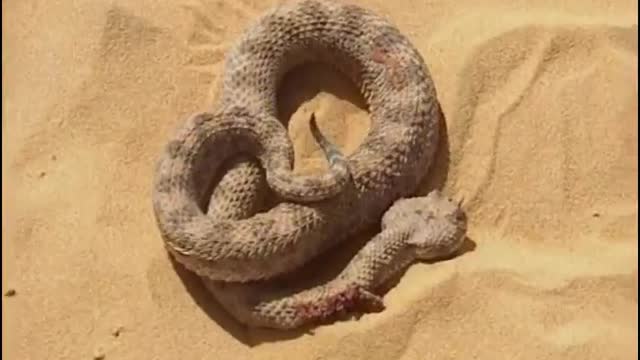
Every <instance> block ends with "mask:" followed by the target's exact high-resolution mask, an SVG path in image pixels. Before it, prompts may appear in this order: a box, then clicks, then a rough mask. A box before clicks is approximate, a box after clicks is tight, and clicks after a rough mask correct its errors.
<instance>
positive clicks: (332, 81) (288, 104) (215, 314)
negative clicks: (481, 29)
mask: <svg viewBox="0 0 640 360" xmlns="http://www.w3.org/2000/svg"><path fill="white" fill-rule="evenodd" d="M299 70H304V75H303V76H300V75H301V74H300V73H299ZM296 75H297V76H296ZM319 92H324V93H329V94H332V95H333V96H335V97H337V98H339V99H342V100H345V101H348V102H350V103H351V104H353V105H355V106H357V107H358V108H360V109H362V110H364V111H366V104H365V102H364V99H363V98H362V96H361V95H360V93H359V92H358V90H357V88H356V87H355V85H353V84H352V83H351V82H350V81H349V80H347V79H346V77H344V76H341V74H340V73H338V72H337V71H335V70H333V69H331V68H329V67H328V66H325V65H322V64H305V65H301V66H300V67H298V68H296V69H293V70H292V71H291V72H290V73H289V74H287V75H286V76H285V78H284V79H283V81H282V85H281V86H280V93H279V102H278V103H279V111H280V114H281V115H280V117H281V120H283V121H285V122H286V120H288V119H289V118H290V116H291V115H292V114H293V112H295V111H296V109H298V108H299V107H300V106H301V105H302V104H304V103H305V102H307V101H309V100H310V99H312V98H313V97H314V96H315V95H316V94H318V93H319ZM442 119H443V120H442V122H441V124H440V140H439V144H438V150H437V153H436V157H435V160H434V163H433V164H432V166H431V169H430V171H429V173H428V175H427V176H426V178H425V180H424V181H423V183H422V184H421V185H420V187H419V188H418V191H417V193H416V194H415V195H417V196H418V195H426V194H427V193H429V192H430V191H431V190H434V189H442V188H443V187H444V184H445V183H446V180H447V174H448V170H449V141H448V134H447V126H446V121H445V120H444V114H443V116H442ZM379 231H380V228H379V224H378V226H376V227H374V228H372V229H370V230H369V231H366V232H365V233H363V234H361V235H359V236H356V237H354V238H352V239H349V241H345V242H343V243H342V244H340V245H339V246H337V247H336V248H334V249H332V250H331V251H329V252H328V253H327V254H325V255H326V256H323V257H322V259H314V260H312V261H311V262H309V263H308V264H306V265H305V266H304V267H303V268H302V269H301V271H298V272H296V274H304V278H293V276H295V275H286V276H284V277H283V279H278V280H280V281H294V283H296V284H303V285H304V287H311V286H314V285H318V284H321V283H324V282H326V281H327V280H329V279H331V278H333V277H335V276H336V275H337V274H338V273H339V272H340V271H341V270H342V269H343V268H344V267H345V266H346V265H347V263H348V262H349V260H350V259H351V258H353V256H354V255H355V254H356V253H357V252H358V251H359V250H360V249H361V248H362V247H363V246H364V244H365V243H366V242H367V241H368V240H369V239H371V238H372V237H373V235H374V234H376V233H377V232H379ZM475 246H476V245H475V242H474V241H472V240H471V239H469V238H468V237H467V238H466V239H465V242H464V243H463V245H462V248H461V249H460V250H459V252H458V254H457V255H455V257H459V256H460V255H462V254H464V253H467V252H470V251H473V250H474V249H475ZM169 258H170V260H171V264H172V265H173V267H174V269H175V271H176V273H177V274H178V276H179V277H180V279H181V281H182V282H183V284H184V286H185V288H186V290H187V291H188V292H189V294H190V295H191V296H192V297H193V299H194V301H195V302H196V304H197V305H198V306H199V307H200V308H201V309H202V310H203V311H204V312H205V313H206V314H207V315H208V316H209V317H210V318H211V319H212V320H213V321H215V322H216V323H218V324H219V325H220V326H221V327H222V328H223V329H225V331H227V332H228V333H230V334H231V335H232V336H233V337H235V338H236V339H237V340H238V341H240V342H242V343H244V344H246V345H248V346H255V345H258V344H260V343H264V342H273V341H282V340H288V339H294V338H297V337H300V336H301V335H304V334H309V333H312V332H313V328H314V327H318V326H322V325H326V324H327V323H325V324H322V323H321V324H317V325H315V326H308V327H303V328H300V329H296V330H287V331H282V330H272V329H253V328H247V327H246V326H244V325H243V324H241V323H239V322H238V321H236V320H235V319H234V318H233V317H231V315H229V314H228V313H227V312H226V311H225V310H224V309H223V308H222V307H221V306H220V305H219V304H218V303H217V301H216V300H215V299H214V298H213V296H212V295H211V294H210V293H209V292H208V291H207V289H206V288H205V286H204V284H203V283H202V280H201V279H200V278H199V277H198V276H196V275H195V274H193V273H191V272H189V271H188V270H186V269H185V268H184V267H183V266H182V265H181V264H179V263H178V262H176V261H175V260H173V258H171V256H169ZM442 260H448V259H442ZM327 264H333V266H331V267H327V266H326V265H327ZM405 271H406V270H405ZM403 274H404V271H403V272H401V273H400V274H398V275H397V276H396V277H395V278H394V279H393V280H391V281H389V282H387V283H386V284H385V285H384V287H383V288H382V289H380V294H381V295H384V294H386V293H387V292H388V291H389V290H390V289H392V288H393V287H395V286H396V285H397V284H398V282H399V281H401V278H402V275H403ZM358 316H359V314H350V315H348V316H347V317H351V318H353V317H355V318H357V317H358ZM344 319H345V317H341V316H338V315H336V317H335V318H334V319H332V320H331V321H332V322H335V321H340V320H344Z"/></svg>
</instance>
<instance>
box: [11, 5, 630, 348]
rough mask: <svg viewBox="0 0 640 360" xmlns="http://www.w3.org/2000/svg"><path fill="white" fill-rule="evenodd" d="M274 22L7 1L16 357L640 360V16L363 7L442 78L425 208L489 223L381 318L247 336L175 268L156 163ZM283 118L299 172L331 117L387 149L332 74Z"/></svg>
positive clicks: (354, 135) (289, 102) (626, 8)
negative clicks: (459, 207)
mask: <svg viewBox="0 0 640 360" xmlns="http://www.w3.org/2000/svg"><path fill="white" fill-rule="evenodd" d="M274 3H275V1H257V0H236V1H233V2H232V1H222V0H217V1H205V0H203V1H194V2H188V1H163V2H157V1H151V0H144V1H52V2H48V1H31V0H28V1H7V2H3V5H2V6H3V29H2V30H3V32H2V40H3V45H2V46H3V54H4V55H3V58H2V69H3V74H4V76H3V87H2V90H3V93H2V101H3V114H2V115H3V116H2V119H3V122H2V130H3V131H2V132H3V137H2V146H3V147H2V150H3V151H2V158H3V162H2V163H3V167H2V170H3V177H2V192H3V195H4V198H3V202H2V208H3V212H2V213H3V216H2V237H3V241H2V250H3V252H2V253H3V257H2V263H3V265H2V291H3V293H5V292H7V291H9V290H10V289H13V290H14V291H15V294H14V295H13V296H3V299H2V305H3V310H2V315H3V322H2V329H3V332H2V333H3V335H2V340H3V345H4V346H3V348H2V354H3V356H7V357H6V358H7V359H16V360H17V359H21V360H26V359H91V358H101V357H104V359H136V360H138V359H237V360H241V359H332V360H333V359H335V360H338V359H381V360H387V359H404V360H410V359H488V360H489V359H491V360H493V359H532V360H533V359H535V360H542V359H581V360H605V359H615V360H621V359H635V358H637V356H638V343H637V340H636V338H637V336H638V323H637V316H638V303H637V302H638V296H637V283H638V268H637V265H636V264H637V261H638V244H637V242H636V237H637V233H638V222H637V211H638V210H637V208H638V193H637V190H636V189H637V186H638V177H637V171H638V168H637V165H636V164H637V161H638V146H637V141H638V122H637V116H638V103H637V101H636V97H637V92H638V84H637V76H638V73H637V64H638V63H637V62H638V32H637V24H638V19H637V15H636V14H637V10H638V9H637V3H636V2H635V1H631V0H628V1H627V0H623V1H617V2H611V1H602V0H566V1H545V0H529V1H510V0H487V1H470V0H463V1H443V0H436V1H413V0H395V1H383V0H367V1H365V0H362V1H358V2H357V3H359V4H360V5H364V6H367V7H370V8H372V9H374V10H375V11H377V12H379V13H381V14H384V15H386V16H388V17H389V18H391V19H392V20H393V21H394V22H395V23H396V24H397V25H398V27H399V28H400V29H401V30H402V31H403V32H404V33H406V34H407V35H408V36H409V37H410V39H411V40H412V41H413V42H414V44H415V45H416V47H417V48H418V49H419V50H420V51H421V53H422V54H423V56H424V58H425V60H426V63H427V64H428V66H429V67H430V71H431V73H432V75H433V77H434V80H435V83H436V86H437V89H438V94H439V98H440V101H441V105H442V108H443V112H444V114H445V116H446V137H443V140H442V146H441V148H440V150H439V153H438V159H437V163H436V165H435V166H434V168H433V171H432V173H431V175H430V176H429V178H428V181H426V182H425V184H424V186H423V187H422V190H421V192H423V193H426V192H427V191H429V189H432V188H434V187H440V188H442V189H443V190H444V191H445V192H446V193H448V194H450V195H452V196H454V197H464V198H465V199H466V200H465V202H466V205H465V208H466V210H467V212H468V215H469V218H470V221H471V223H470V228H469V241H470V244H472V245H470V246H468V248H467V251H466V252H464V253H463V254H462V255H460V256H458V257H456V258H453V259H451V260H447V261H442V262H438V263H434V264H416V265H413V266H412V267H411V268H410V269H409V270H408V271H407V273H406V274H405V275H404V276H403V277H402V278H401V279H400V281H399V282H398V284H397V285H395V286H394V287H393V288H391V289H390V291H389V292H388V293H387V294H386V295H385V298H384V299H385V303H386V305H387V309H386V310H385V311H384V312H382V313H378V314H368V315H365V316H363V317H362V318H360V319H359V320H345V321H338V322H335V323H331V324H327V325H323V326H320V327H317V328H315V329H314V330H313V331H312V332H295V331H292V332H284V333H283V332H275V331H270V330H263V329H259V330H248V329H245V328H243V327H242V326H240V325H238V323H236V322H234V320H233V319H232V318H231V317H229V316H228V315H227V314H226V313H224V312H223V311H222V310H221V309H220V307H219V306H218V305H217V304H216V303H215V302H214V301H213V300H211V298H210V297H209V296H208V294H207V293H206V291H205V290H204V287H203V286H202V285H201V283H200V282H199V281H198V279H197V278H196V277H195V276H193V275H191V274H190V273H187V272H185V271H184V270H181V269H180V268H179V267H174V265H172V263H171V261H170V260H169V258H168V256H167V254H166V251H165V249H164V248H163V244H162V241H161V239H160V237H159V232H158V230H157V228H156V224H155V220H154V218H153V213H152V209H151V199H150V189H151V179H152V170H153V165H154V161H155V159H156V158H157V156H158V154H159V153H160V151H161V148H162V146H164V144H165V141H166V140H167V139H168V137H169V135H170V134H171V132H172V131H174V130H175V129H176V127H177V126H179V125H180V124H181V122H182V121H184V118H185V116H186V115H188V114H190V113H192V112H195V111H199V110H204V109H206V108H207V107H209V106H211V104H213V103H214V101H215V99H216V98H217V96H218V92H217V90H216V89H217V84H218V83H217V82H218V79H219V76H220V74H221V71H222V62H221V61H222V59H223V57H224V54H225V50H226V49H227V47H228V46H229V44H230V42H231V41H233V40H234V39H235V38H236V36H237V35H238V34H239V32H240V31H242V30H243V29H244V28H245V26H247V25H248V24H249V22H250V21H251V20H253V19H254V18H255V17H256V16H258V15H259V14H260V13H261V12H262V11H264V10H265V9H266V8H268V7H269V6H271V5H272V4H274ZM280 103H281V104H280V108H281V112H282V118H283V119H284V120H289V119H290V120H291V121H290V123H289V130H290V134H291V136H292V137H293V139H294V142H295V151H296V169H297V170H299V171H301V172H304V171H315V169H318V168H322V167H323V166H325V165H324V160H323V159H322V157H321V153H320V152H319V150H318V148H317V146H316V145H315V144H314V143H313V141H312V137H311V135H310V133H309V131H308V126H307V125H306V122H307V121H308V117H307V114H308V113H309V111H310V110H314V111H315V112H316V114H317V116H318V119H319V122H320V125H321V127H322V128H323V129H324V130H325V131H327V133H328V136H329V137H330V138H332V139H334V140H335V141H336V142H337V143H338V145H339V146H340V147H341V148H342V149H343V150H344V151H345V152H347V153H350V152H352V151H353V150H354V149H355V148H356V147H357V146H358V144H359V142H360V141H361V140H362V138H363V137H364V136H365V134H366V131H367V127H368V115H367V112H366V110H364V107H363V106H362V102H361V99H360V97H359V95H358V92H357V91H356V89H355V88H354V86H353V85H351V84H350V83H349V82H348V81H346V80H345V79H343V78H342V77H341V76H339V75H338V74H335V73H333V72H332V71H329V70H327V69H326V68H324V67H322V66H317V65H309V66H304V67H302V68H300V69H297V70H295V71H294V72H292V73H291V74H290V75H289V76H287V78H286V79H285V81H284V84H283V87H282V91H281V94H280ZM370 235H371V234H363V235H362V237H363V239H366V237H367V236H370ZM353 241H354V242H355V241H359V240H358V239H353ZM336 251H339V250H336ZM328 256H329V255H328ZM330 265H331V264H330V262H329V261H327V262H324V266H330Z"/></svg>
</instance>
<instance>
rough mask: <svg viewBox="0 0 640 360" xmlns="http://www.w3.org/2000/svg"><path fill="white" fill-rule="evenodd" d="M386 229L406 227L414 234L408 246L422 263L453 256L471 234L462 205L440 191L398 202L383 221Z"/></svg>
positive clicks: (411, 234)
mask: <svg viewBox="0 0 640 360" xmlns="http://www.w3.org/2000/svg"><path fill="white" fill-rule="evenodd" d="M382 227H383V228H395V227H403V228H406V229H408V232H409V234H410V236H409V239H408V240H407V243H408V244H409V245H411V246H412V247H413V249H414V251H415V255H416V257H417V258H419V259H421V260H433V259H439V258H444V257H448V256H451V255H453V254H454V253H455V252H456V251H458V249H459V248H460V246H461V245H462V243H463V242H464V238H465V236H466V232H467V216H466V214H465V212H464V210H463V209H462V202H461V201H455V200H453V199H451V198H449V197H447V196H446V195H444V194H442V193H441V192H440V191H438V190H434V191H432V192H430V193H429V194H428V195H427V196H424V197H415V198H406V199H400V200H398V201H396V202H395V203H394V204H393V205H392V206H391V208H389V210H388V211H387V212H386V213H385V215H384V216H383V218H382Z"/></svg>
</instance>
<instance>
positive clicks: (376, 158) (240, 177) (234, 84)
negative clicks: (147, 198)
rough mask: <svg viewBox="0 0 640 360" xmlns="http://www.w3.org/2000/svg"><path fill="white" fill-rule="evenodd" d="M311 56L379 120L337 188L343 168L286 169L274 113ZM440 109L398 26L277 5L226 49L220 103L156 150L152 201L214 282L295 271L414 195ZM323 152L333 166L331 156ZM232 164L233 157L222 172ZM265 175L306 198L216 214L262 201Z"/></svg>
mask: <svg viewBox="0 0 640 360" xmlns="http://www.w3.org/2000/svg"><path fill="white" fill-rule="evenodd" d="M309 60H314V61H323V62H326V63H329V64H333V65H335V66H336V67H337V68H338V69H339V70H340V71H342V72H343V73H344V74H346V75H347V76H349V77H350V78H351V79H352V80H353V81H354V82H355V83H356V84H357V85H358V86H359V88H360V89H361V92H362V94H363V95H364V98H365V100H366V102H367V104H368V106H369V112H370V115H371V128H370V131H369V133H368V135H367V137H366V138H365V139H364V141H363V143H362V144H361V145H360V146H359V147H358V149H356V151H355V152H354V153H353V154H351V155H350V156H349V157H348V159H347V160H348V169H347V171H344V172H343V174H350V178H349V180H348V181H345V182H342V183H340V184H339V186H337V187H335V186H332V185H335V184H336V173H339V172H340V170H339V169H340V168H339V167H338V168H336V169H334V170H335V171H333V172H329V173H328V174H325V175H321V176H310V177H308V178H303V179H302V180H300V178H297V177H295V176H292V175H291V174H290V171H289V170H290V167H291V154H292V146H291V143H290V141H289V140H288V137H287V134H286V129H285V128H284V126H282V125H281V124H279V123H278V122H277V121H276V120H275V119H276V118H277V112H276V90H277V88H278V85H279V82H280V79H281V78H282V76H283V75H284V74H285V73H286V72H287V71H288V70H289V69H290V68H291V67H292V66H294V65H297V64H300V63H302V62H305V61H309ZM440 116H441V115H440V111H439V104H438V100H437V96H436V90H435V88H434V85H433V82H432V80H431V77H430V75H429V71H428V69H427V67H426V65H425V63H424V61H423V59H422V57H421V56H420V54H419V53H418V51H417V50H416V49H415V48H414V47H413V46H412V44H411V43H410V42H409V40H408V39H407V38H406V37H404V36H403V35H402V34H401V33H400V32H399V31H398V30H397V28H396V27H394V26H393V25H392V24H391V23H390V22H388V21H387V20H385V19H384V18H382V17H380V16H378V15H376V14H374V13H372V12H370V11H368V10H365V9H362V8H360V7H356V6H352V5H341V4H337V3H332V2H328V1H319V0H308V1H302V2H296V3H290V4H286V5H281V6H278V7H276V8H275V9H274V10H272V11H271V12H269V13H267V14H266V15H265V16H263V17H261V18H260V19H259V20H258V21H257V22H256V23H255V24H254V25H253V26H252V27H250V29H249V30H248V31H247V32H246V33H245V34H244V35H243V36H242V37H241V38H240V40H239V41H238V43H237V44H236V45H234V46H233V47H232V48H231V49H230V51H229V53H228V56H227V61H226V66H225V72H224V74H223V88H222V98H221V101H220V104H218V108H217V109H216V110H214V111H212V112H211V113H205V114H198V115H195V116H193V117H192V118H191V119H190V121H187V122H186V124H185V125H184V126H183V127H182V128H181V130H180V131H178V132H177V134H176V135H175V137H174V138H173V139H172V140H171V141H170V142H169V145H168V146H167V147H166V149H165V151H164V153H163V154H162V156H161V157H160V160H159V163H158V166H157V168H156V176H155V183H154V187H153V208H154V213H155V216H156V220H157V223H158V227H159V229H160V232H161V234H162V237H163V239H164V241H165V244H166V247H167V249H168V251H169V252H170V253H171V254H172V255H173V256H174V257H175V259H176V260H177V261H179V262H180V263H182V264H183V265H184V266H185V267H186V268H188V269H190V270H191V271H193V272H195V273H197V274H198V275H200V276H202V277H204V278H207V279H210V280H215V281H224V282H247V281H252V280H263V279H270V278H273V277H275V276H277V275H281V274H284V273H287V272H291V271H293V270H295V269H297V268H299V267H300V266H302V265H303V264H305V263H307V262H308V261H309V260H310V259H312V258H314V257H317V256H318V255H320V254H322V253H323V252H325V251H326V250H328V249H329V248H331V247H333V246H335V245H336V244H338V243H340V242H341V241H344V240H345V239H348V238H349V236H351V235H353V234H355V233H357V232H359V231H361V230H363V229H365V228H366V227H368V226H371V225H373V224H375V223H376V222H377V221H378V219H380V217H381V216H382V214H383V213H384V212H385V211H386V210H387V209H388V208H389V206H390V205H391V204H392V203H393V202H394V201H395V200H397V199H399V198H401V197H405V196H409V195H411V194H413V193H414V192H415V190H416V188H417V185H418V184H419V183H420V182H421V181H422V180H423V178H424V176H425V175H426V173H427V171H428V169H429V167H430V164H431V162H432V159H433V156H434V153H435V150H436V146H437V143H438V136H439V135H438V130H439V124H440V121H441V117H440ZM312 125H313V124H312ZM313 130H314V129H313V126H312V131H313ZM316 139H318V137H316ZM318 142H319V143H320V144H321V145H322V141H318ZM274 154H275V155H274ZM327 154H328V155H327V157H328V158H329V160H330V164H331V159H335V158H332V157H331V155H330V154H331V153H330V152H327ZM240 156H242V157H244V158H240ZM255 158H257V160H256V159H255ZM234 159H235V160H234ZM283 159H285V160H283ZM337 159H339V157H338V158H337ZM229 161H235V162H234V163H232V164H231V165H228V166H226V167H223V165H224V164H229V163H228V162H229ZM334 164H340V161H337V162H334ZM262 167H264V170H259V169H260V168H262ZM278 169H279V170H278ZM263 171H264V172H263ZM225 172H226V173H225ZM262 174H264V175H262ZM261 176H264V177H265V178H266V183H267V184H268V187H269V188H271V189H272V190H275V192H276V193H277V194H279V195H281V196H282V197H284V198H287V196H286V194H287V193H288V194H289V195H292V194H293V195H292V196H291V197H293V198H299V200H300V201H299V202H294V201H284V202H281V203H279V204H278V205H276V206H275V207H273V208H271V209H268V211H265V212H260V213H257V214H255V215H253V216H250V217H246V218H241V219H233V218H229V217H225V216H220V214H223V213H225V212H226V211H227V210H229V209H233V208H236V209H238V208H244V207H260V205H259V204H257V202H256V201H257V199H258V198H260V197H261V196H262V194H261V192H264V191H267V190H265V185H264V183H262V182H261V181H260V177H261ZM220 177H221V178H222V180H221V181H220V183H219V184H218V186H213V185H211V184H212V182H214V181H216V180H217V179H218V178H220ZM327 184H329V185H327ZM214 185H215V184H214ZM212 187H213V188H214V189H215V191H214V195H213V196H211V202H210V203H209V205H208V208H209V210H211V211H210V213H209V214H207V213H206V212H207V204H206V202H207V199H206V198H207V197H208V195H207V192H208V191H209V189H211V188H212ZM336 188H337V189H338V190H337V191H335V192H331V191H329V192H324V193H323V191H326V189H336ZM318 189H319V190H318ZM323 189H324V190H323ZM318 194H320V195H318ZM327 194H328V195H327ZM314 199H315V200H314ZM309 200H311V201H309ZM239 213H242V211H240V212H239Z"/></svg>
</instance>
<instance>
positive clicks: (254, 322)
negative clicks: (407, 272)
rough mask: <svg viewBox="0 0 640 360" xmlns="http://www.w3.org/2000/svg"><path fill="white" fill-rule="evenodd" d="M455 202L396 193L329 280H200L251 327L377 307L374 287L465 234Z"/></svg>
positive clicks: (456, 244) (448, 251)
mask: <svg viewBox="0 0 640 360" xmlns="http://www.w3.org/2000/svg"><path fill="white" fill-rule="evenodd" d="M466 229H467V219H466V215H465V213H464V212H463V210H462V209H461V207H460V204H459V203H456V202H454V201H453V200H451V199H449V198H447V197H445V196H443V195H442V194H441V193H440V192H439V191H437V190H436V191H433V192H431V193H429V195H427V196H425V197H416V198H409V199H400V200H398V201H396V202H395V204H394V205H393V206H392V207H391V208H390V209H389V210H388V211H387V212H386V213H385V215H384V216H383V218H382V231H381V232H380V233H379V234H377V235H376V236H375V237H374V238H373V239H372V240H370V241H369V242H368V243H367V244H366V245H365V246H364V248H362V250H360V251H359V252H358V253H357V254H356V256H355V257H354V258H353V259H352V260H351V261H350V262H349V264H348V265H347V267H346V268H345V269H344V270H343V271H342V272H341V273H340V274H339V275H338V276H337V277H336V278H335V279H333V280H331V281H329V282H328V283H326V284H322V285H319V286H315V287H312V288H310V289H301V290H294V289H284V290H282V289H278V288H277V287H275V286H273V284H271V283H269V282H265V283H257V284H256V283H249V284H242V283H234V284H229V283H223V282H219V281H211V280H209V281H205V285H206V286H207V288H208V289H209V291H211V293H213V295H214V296H215V297H216V299H217V300H218V302H219V303H220V304H221V305H222V306H223V307H224V308H225V309H226V310H227V311H228V312H229V313H230V314H232V315H233V316H234V317H235V318H236V319H238V320H239V321H240V322H242V323H244V324H245V325H248V326H251V327H268V328H276V329H293V328H297V327H301V326H305V325H311V324H314V323H318V322H321V321H324V320H328V319H331V318H332V317H333V316H334V315H336V314H337V313H348V312H355V311H365V312H368V311H380V310H382V309H384V304H383V302H382V299H381V298H380V297H379V296H378V295H375V294H374V292H375V291H376V290H377V289H378V288H379V287H380V286H381V285H383V284H384V283H385V282H386V281H388V280H389V279H390V278H391V277H393V276H394V275H396V274H398V273H399V272H401V271H403V270H404V269H406V267H408V266H409V265H410V264H411V263H412V262H414V261H416V260H433V259H438V258H442V257H446V256H450V255H452V254H454V253H455V252H456V251H458V249H459V248H460V246H461V244H462V243H463V240H464V238H465V235H466Z"/></svg>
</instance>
